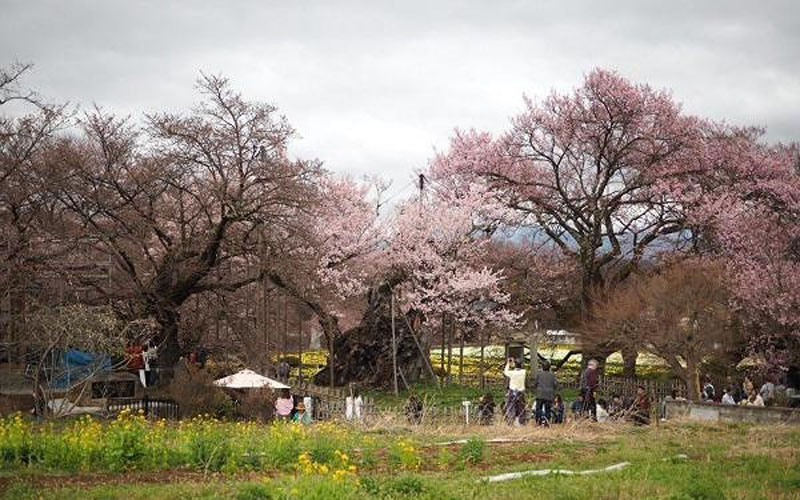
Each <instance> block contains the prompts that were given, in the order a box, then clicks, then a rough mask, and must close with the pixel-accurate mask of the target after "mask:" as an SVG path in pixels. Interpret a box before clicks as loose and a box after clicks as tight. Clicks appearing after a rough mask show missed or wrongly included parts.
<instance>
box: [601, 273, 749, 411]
mask: <svg viewBox="0 0 800 500" xmlns="http://www.w3.org/2000/svg"><path fill="white" fill-rule="evenodd" d="M723 276H724V274H723V270H722V269H721V268H720V267H719V266H716V265H706V264H703V263H692V262H683V263H680V264H675V265H672V266H670V267H667V268H666V269H660V270H658V271H656V272H654V273H652V274H649V275H644V276H636V277H635V278H633V279H632V280H631V281H630V283H628V284H627V285H626V286H623V287H620V288H619V289H617V290H614V291H612V292H611V293H608V294H606V295H605V296H604V297H602V298H598V301H597V304H598V306H597V308H596V310H595V312H594V316H593V319H592V320H591V321H590V322H589V324H588V325H587V327H586V330H587V331H590V332H591V333H592V335H591V338H592V339H595V341H598V342H608V343H611V344H614V345H619V346H622V347H623V348H624V347H626V346H633V347H634V348H636V349H639V348H642V349H644V350H647V351H649V352H652V353H653V354H655V355H657V356H659V357H660V358H662V359H664V360H665V361H666V362H667V363H668V364H669V367H670V369H671V371H672V373H673V374H674V375H676V376H677V377H680V378H681V379H682V380H683V381H684V382H685V383H686V387H687V389H688V391H689V396H690V397H691V398H693V399H699V397H700V370H701V366H702V364H703V363H704V361H707V360H708V359H709V358H711V357H714V356H719V355H721V354H722V352H723V350H724V347H725V346H726V345H729V344H731V343H735V342H737V341H738V338H739V331H738V329H737V328H736V321H735V316H734V315H733V313H732V312H731V309H730V308H729V293H728V289H727V288H726V286H725V282H724V277H723Z"/></svg>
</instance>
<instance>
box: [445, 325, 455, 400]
mask: <svg viewBox="0 0 800 500" xmlns="http://www.w3.org/2000/svg"><path fill="white" fill-rule="evenodd" d="M455 328H456V322H455V321H453V319H452V318H450V328H448V329H447V383H448V384H449V383H450V382H451V380H452V378H451V377H452V375H453V332H454V330H455Z"/></svg>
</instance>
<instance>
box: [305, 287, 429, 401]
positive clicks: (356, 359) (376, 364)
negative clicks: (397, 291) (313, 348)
mask: <svg viewBox="0 0 800 500" xmlns="http://www.w3.org/2000/svg"><path fill="white" fill-rule="evenodd" d="M391 297H392V292H391V288H390V287H389V286H388V285H387V284H385V283H384V284H381V285H380V286H377V287H375V288H373V289H372V290H371V291H370V294H369V300H368V306H367V310H366V312H365V313H364V316H363V318H362V320H361V324H359V325H358V326H357V327H355V328H353V329H351V330H349V331H347V332H344V333H343V334H342V335H341V336H339V337H338V338H336V339H334V342H333V344H334V346H333V353H334V354H333V359H332V365H333V383H334V385H337V386H341V385H344V384H349V383H351V382H352V383H356V384H359V385H362V386H367V387H389V386H391V385H392V382H393V380H394V373H393V356H392V315H391ZM395 335H396V341H397V367H398V378H399V379H400V386H401V387H402V386H403V381H405V382H407V383H409V384H410V383H412V382H417V381H419V380H421V379H423V378H425V377H426V376H427V374H428V367H427V365H426V363H425V354H423V352H424V351H426V346H425V345H423V344H422V343H421V342H422V339H419V338H418V339H417V340H415V339H414V336H413V335H414V334H413V333H412V331H411V329H410V328H409V323H408V322H406V319H405V318H404V317H403V316H402V314H401V313H400V312H396V316H395ZM417 341H420V346H418V345H417ZM330 370H331V363H330V361H329V364H328V366H327V367H325V368H324V369H322V370H321V371H319V372H318V373H317V374H316V375H315V377H314V381H315V383H316V384H318V385H328V384H329V383H330V381H331V372H330Z"/></svg>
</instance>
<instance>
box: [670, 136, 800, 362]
mask: <svg viewBox="0 0 800 500" xmlns="http://www.w3.org/2000/svg"><path fill="white" fill-rule="evenodd" d="M763 133H764V132H763V130H760V129H755V128H736V127H730V126H726V125H723V124H708V125H707V126H706V127H705V129H704V148H703V150H702V151H703V155H702V156H698V157H697V158H696V159H695V162H694V163H692V164H691V166H690V168H687V169H685V171H684V173H683V176H676V177H675V178H674V179H677V180H678V181H679V182H676V181H672V182H667V183H665V188H666V189H669V190H670V191H671V194H670V195H671V196H675V197H678V198H679V199H681V200H683V201H682V202H683V204H684V206H685V207H686V210H687V212H688V213H689V218H688V220H689V222H690V224H691V225H692V226H693V227H694V228H696V229H695V233H696V235H697V237H698V239H699V240H700V241H699V247H700V250H701V251H702V252H703V253H705V254H706V255H708V256H711V257H713V258H717V259H719V260H720V261H722V262H724V264H725V268H726V269H727V271H728V273H727V274H728V277H729V279H730V282H731V287H732V305H733V306H734V307H735V308H736V310H737V311H738V313H739V316H740V317H741V320H742V323H743V326H744V328H745V329H746V331H747V337H748V339H750V348H751V350H752V351H753V353H754V354H757V355H759V356H761V357H764V358H765V359H766V360H767V361H768V365H769V366H770V367H772V368H776V367H783V369H786V368H787V367H788V366H790V365H794V366H797V365H798V364H800V359H798V356H797V354H796V353H797V352H798V347H800V292H799V290H800V287H799V286H798V285H800V252H799V251H798V248H800V243H798V242H800V171H799V169H798V149H797V147H796V146H783V145H776V146H773V145H768V144H766V143H765V141H764V140H763Z"/></svg>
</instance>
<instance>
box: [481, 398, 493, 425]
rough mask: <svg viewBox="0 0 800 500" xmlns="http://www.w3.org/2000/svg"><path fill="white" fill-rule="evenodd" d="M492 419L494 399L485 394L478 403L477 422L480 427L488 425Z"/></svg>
mask: <svg viewBox="0 0 800 500" xmlns="http://www.w3.org/2000/svg"><path fill="white" fill-rule="evenodd" d="M493 419H494V398H493V397H492V393H490V392H487V393H486V394H484V395H483V396H481V399H480V400H479V401H478V421H479V422H480V424H481V425H489V424H491V423H492V420H493Z"/></svg>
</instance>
